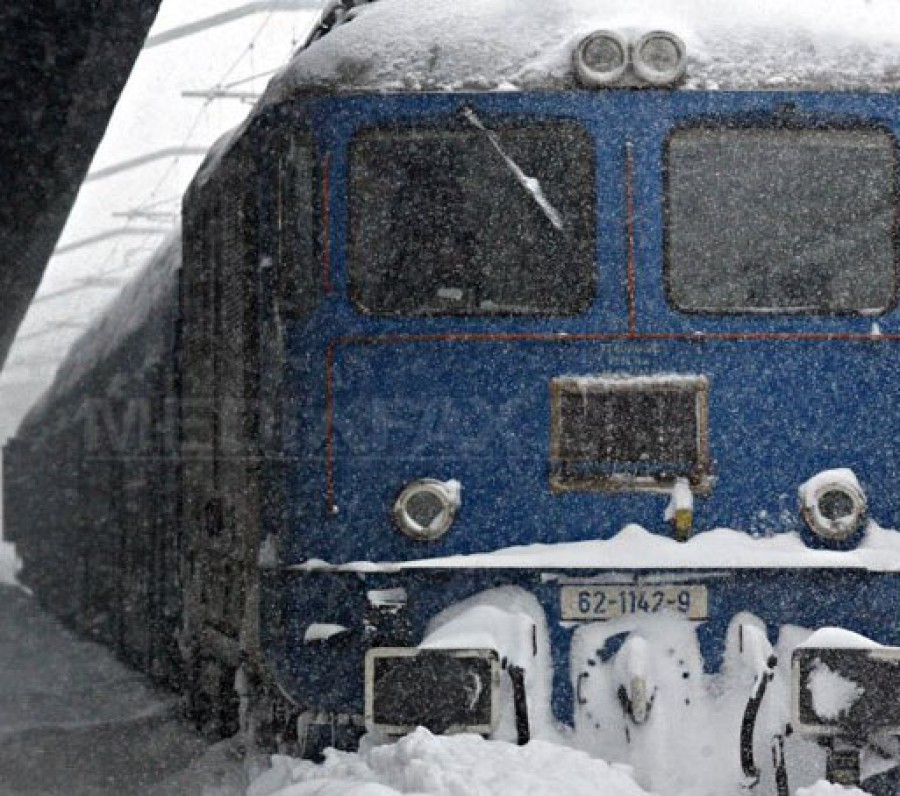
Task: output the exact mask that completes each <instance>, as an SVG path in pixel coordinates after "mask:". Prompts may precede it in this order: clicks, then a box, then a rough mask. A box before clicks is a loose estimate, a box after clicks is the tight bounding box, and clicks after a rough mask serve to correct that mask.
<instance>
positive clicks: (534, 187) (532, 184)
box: [462, 108, 565, 230]
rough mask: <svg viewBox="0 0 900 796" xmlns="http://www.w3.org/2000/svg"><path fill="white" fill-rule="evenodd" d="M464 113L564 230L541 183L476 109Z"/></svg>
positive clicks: (544, 210)
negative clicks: (515, 156)
mask: <svg viewBox="0 0 900 796" xmlns="http://www.w3.org/2000/svg"><path fill="white" fill-rule="evenodd" d="M462 115H463V118H465V120H466V121H467V122H469V124H471V125H472V126H473V127H475V128H476V129H478V130H481V132H483V133H484V134H485V135H486V136H487V139H488V141H490V142H491V146H493V147H494V149H496V150H497V154H498V155H500V157H501V158H503V162H504V163H506V165H507V166H508V167H509V170H510V171H511V172H512V173H513V176H514V177H515V178H516V181H517V182H518V183H519V185H521V186H522V187H523V188H524V189H525V191H526V192H527V193H528V195H529V196H530V197H531V198H532V199H534V201H535V202H537V205H538V207H540V208H541V210H542V211H543V213H544V215H545V216H547V220H548V221H549V222H550V223H551V224H553V226H554V228H555V229H558V230H562V229H563V227H564V226H565V224H564V223H563V218H562V216H561V215H560V214H559V211H558V210H557V209H556V208H555V207H554V206H553V205H552V204H551V203H550V200H549V199H548V198H547V197H546V196H545V195H544V191H543V189H542V188H541V183H540V182H539V181H538V180H537V179H536V178H535V177H529V176H528V175H527V174H526V173H525V172H524V171H522V169H521V168H519V164H518V163H516V162H515V161H514V160H513V159H512V158H511V157H510V156H509V155H508V154H507V153H506V150H505V149H503V145H502V144H501V143H500V139H499V138H497V134H496V133H495V132H494V131H493V130H490V129H488V128H487V127H485V126H484V123H483V122H482V121H481V119H479V118H478V116H477V114H476V113H475V111H473V110H472V109H471V108H463V109H462Z"/></svg>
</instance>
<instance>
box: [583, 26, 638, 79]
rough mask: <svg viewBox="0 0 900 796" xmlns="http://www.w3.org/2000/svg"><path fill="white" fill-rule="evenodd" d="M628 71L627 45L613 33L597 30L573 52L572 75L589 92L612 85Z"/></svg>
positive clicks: (621, 37) (620, 37) (618, 34)
mask: <svg viewBox="0 0 900 796" xmlns="http://www.w3.org/2000/svg"><path fill="white" fill-rule="evenodd" d="M626 69H628V42H627V41H626V40H625V37H624V36H623V35H622V34H621V33H617V32H616V31H614V30H598V31H595V32H594V33H591V34H590V35H589V36H586V37H585V38H584V39H582V40H581V43H580V44H579V45H578V47H577V48H576V49H575V74H576V75H577V76H578V80H579V82H580V83H581V84H582V85H584V86H587V87H588V88H598V87H600V86H608V85H610V84H611V83H615V82H616V81H617V80H619V78H621V77H622V75H624V74H625V70H626Z"/></svg>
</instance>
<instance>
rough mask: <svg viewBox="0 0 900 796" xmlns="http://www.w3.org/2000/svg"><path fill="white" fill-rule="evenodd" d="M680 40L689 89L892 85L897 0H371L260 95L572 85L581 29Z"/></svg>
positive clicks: (898, 75)
mask: <svg viewBox="0 0 900 796" xmlns="http://www.w3.org/2000/svg"><path fill="white" fill-rule="evenodd" d="M599 29H604V30H615V31H619V32H621V33H623V34H624V35H625V36H626V38H628V39H630V40H635V39H637V38H638V37H639V36H640V35H642V34H643V33H646V32H649V31H652V30H668V31H671V32H672V33H675V34H676V35H678V36H679V37H681V39H682V40H683V41H684V42H685V44H686V46H687V54H688V67H687V80H686V82H685V84H684V87H685V88H688V89H723V90H726V89H738V90H739V89H751V88H764V89H819V88H836V89H873V90H881V91H885V90H892V89H897V88H900V3H898V2H897V0H829V2H822V0H794V2H791V3H785V2H784V0H677V2H676V1H675V0H628V2H622V0H516V2H514V3H511V2H509V0H453V2H447V1H446V0H378V2H372V3H369V4H364V5H361V6H358V7H357V8H355V9H354V10H353V12H352V14H351V19H350V21H348V22H345V23H344V24H341V25H338V26H336V27H334V29H333V30H331V31H330V32H329V33H328V34H327V35H325V36H323V37H322V38H320V39H318V40H317V41H315V42H313V43H312V44H311V45H310V46H309V47H308V48H307V49H304V50H302V51H300V52H299V53H298V54H297V55H296V56H295V57H294V59H293V61H292V62H291V63H290V65H289V66H288V67H287V68H286V69H284V70H283V71H282V72H281V73H280V74H279V75H278V76H277V77H276V78H275V79H274V80H273V81H272V83H271V84H270V86H269V89H268V91H267V93H266V98H265V100H264V104H269V103H272V102H278V101H280V100H282V99H285V98H287V97H290V96H292V95H293V94H294V93H295V92H297V91H303V90H305V89H306V90H309V89H315V88H317V87H322V88H329V89H337V90H350V91H359V90H381V91H417V90H438V91H441V90H443V91H450V90H466V89H472V90H504V89H505V90H515V89H548V88H565V87H573V86H574V79H573V75H572V53H573V51H574V49H575V47H576V45H577V43H578V42H579V41H580V40H581V39H582V38H583V37H584V36H585V35H586V34H588V33H590V32H591V31H595V30H599Z"/></svg>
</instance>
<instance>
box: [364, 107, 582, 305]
mask: <svg viewBox="0 0 900 796" xmlns="http://www.w3.org/2000/svg"><path fill="white" fill-rule="evenodd" d="M594 175H595V167H594V144H593V141H592V139H591V137H590V136H589V135H588V133H587V132H586V131H585V130H584V129H583V128H582V127H580V126H579V125H576V124H572V123H552V124H551V123H542V124H533V125H530V126H512V125H509V124H497V123H496V120H487V119H485V120H481V119H480V118H479V117H476V116H474V115H470V117H469V122H468V123H466V122H465V121H462V122H460V123H459V125H458V127H454V128H450V129H447V128H441V129H428V128H399V129H397V128H394V129H374V130H366V131H364V132H361V133H360V134H358V135H357V136H356V138H355V139H354V141H353V142H352V146H351V152H350V292H351V298H352V299H353V301H354V302H355V304H356V306H357V308H358V309H360V310H362V311H363V312H366V313H371V314H375V315H570V314H574V313H579V312H583V311H585V310H586V309H587V308H588V307H589V306H590V303H591V301H592V299H593V296H594V292H595V282H596V276H595V272H596V269H595V265H594V251H595V221H594V213H595V204H596V203H595V189H594V183H595V176H594Z"/></svg>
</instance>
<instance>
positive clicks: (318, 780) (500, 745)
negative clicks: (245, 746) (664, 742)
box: [247, 728, 647, 796]
mask: <svg viewBox="0 0 900 796" xmlns="http://www.w3.org/2000/svg"><path fill="white" fill-rule="evenodd" d="M646 793H647V791H645V790H643V789H641V788H639V787H638V786H637V785H636V784H635V782H634V780H633V779H632V778H631V777H630V776H629V775H628V773H627V771H625V770H624V769H622V768H617V767H613V766H610V765H607V764H606V763H604V762H603V761H601V760H595V759H593V758H591V757H589V756H588V755H586V754H585V753H584V752H579V751H576V750H574V749H568V748H566V747H563V746H557V745H554V744H551V743H547V742H544V741H532V742H531V743H530V744H528V745H527V746H515V745H513V744H510V743H505V742H502V741H486V740H484V739H483V738H481V737H480V736H477V735H455V736H445V737H436V736H434V735H432V734H431V733H430V732H428V730H425V729H422V728H420V729H418V730H416V731H415V732H414V733H412V734H411V735H408V736H406V737H405V738H403V739H401V740H400V741H398V742H397V743H395V744H388V745H384V746H369V747H367V748H364V749H363V750H362V751H361V752H360V753H359V754H358V755H356V754H347V753H344V752H335V751H333V750H332V751H329V752H328V753H327V756H326V760H325V762H324V763H322V764H321V765H316V764H313V763H309V762H303V761H297V760H293V759H291V758H287V757H279V756H276V757H274V758H273V767H272V769H271V770H270V771H268V772H266V773H265V774H263V775H262V776H261V777H259V778H258V779H256V780H255V782H254V783H253V785H251V787H250V789H249V790H248V791H247V796H273V794H278V796H395V794H430V795H432V796H543V795H544V794H546V796H560V794H565V795H566V796H642V794H646Z"/></svg>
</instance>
